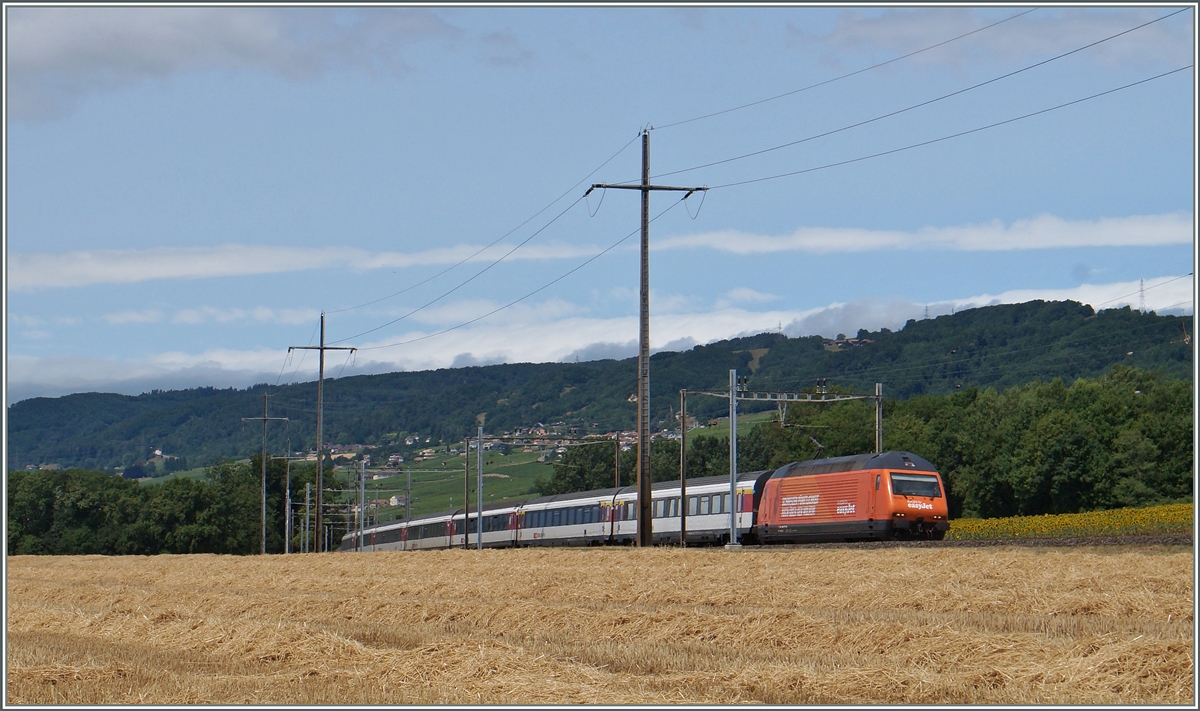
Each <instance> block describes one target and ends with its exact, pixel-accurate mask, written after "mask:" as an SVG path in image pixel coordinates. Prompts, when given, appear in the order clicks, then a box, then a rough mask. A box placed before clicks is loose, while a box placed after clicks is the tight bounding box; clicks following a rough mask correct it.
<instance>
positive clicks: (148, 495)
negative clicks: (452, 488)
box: [7, 455, 344, 555]
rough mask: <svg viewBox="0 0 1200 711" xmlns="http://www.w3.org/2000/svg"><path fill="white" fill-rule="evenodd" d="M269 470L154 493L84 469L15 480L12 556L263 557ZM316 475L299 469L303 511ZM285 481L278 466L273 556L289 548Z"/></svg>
mask: <svg viewBox="0 0 1200 711" xmlns="http://www.w3.org/2000/svg"><path fill="white" fill-rule="evenodd" d="M261 467H262V459H261V457H260V456H257V455H256V456H255V457H254V458H253V459H252V460H251V462H250V463H249V464H245V463H240V464H239V463H234V462H231V461H223V462H219V463H217V464H215V465H213V466H211V467H209V468H208V469H207V470H206V472H205V476H204V477H203V478H200V479H190V478H183V477H180V478H175V479H168V480H166V481H163V482H161V483H154V484H146V485H143V484H139V483H138V482H136V481H132V480H129V479H125V478H123V477H119V476H113V475H111V474H107V473H105V472H96V471H88V470H84V469H65V470H55V471H23V470H18V471H12V472H9V473H8V502H7V504H8V554H9V555H26V554H32V555H38V554H51V555H55V554H57V555H93V554H97V555H154V554H158V553H230V554H249V553H258V552H259V550H260V546H261V538H262V524H261V522H262V513H261V512H262V469H261ZM327 471H328V468H327ZM315 472H316V467H315V466H314V465H313V464H308V465H304V464H300V465H296V464H293V465H292V467H291V472H290V479H291V491H292V500H293V502H296V500H297V498H299V503H300V504H303V502H304V485H305V484H311V483H312V482H313V480H314V474H315ZM327 476H328V475H327ZM287 480H288V467H287V463H286V462H285V461H282V460H279V459H270V460H269V461H268V467H267V551H268V552H269V553H281V552H283V549H284V545H283V539H284V525H283V520H284V519H283V517H284V509H285V507H286V503H285V502H286V493H285V491H286V487H287ZM297 492H299V495H298V496H297ZM343 532H344V531H343ZM338 538H340V533H339V534H338ZM299 545H300V533H299V530H296V531H295V535H293V537H292V549H293V550H299Z"/></svg>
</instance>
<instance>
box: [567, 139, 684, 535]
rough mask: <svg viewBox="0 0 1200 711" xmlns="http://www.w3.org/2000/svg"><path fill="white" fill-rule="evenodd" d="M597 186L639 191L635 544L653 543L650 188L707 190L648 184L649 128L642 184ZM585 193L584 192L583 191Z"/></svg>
mask: <svg viewBox="0 0 1200 711" xmlns="http://www.w3.org/2000/svg"><path fill="white" fill-rule="evenodd" d="M596 188H603V189H608V188H613V189H615V190H640V191H641V192H642V277H641V287H642V289H641V330H640V334H639V338H638V345H639V347H638V394H637V399H638V402H637V406H638V418H637V421H638V464H637V480H638V516H637V520H638V545H639V546H650V545H653V544H654V532H653V530H652V529H651V526H652V525H653V524H652V523H651V522H652V520H653V517H652V509H651V502H650V192H651V191H652V190H673V191H684V192H686V193H687V195H684V196H683V197H684V199H685V200H686V199H687V197H688V195H691V194H692V193H694V192H697V191H703V190H708V188H705V187H696V188H680V187H674V186H669V185H651V184H650V131H649V130H648V129H647V130H644V131H642V183H641V185H615V184H602V183H596V184H594V185H592V187H590V188H588V191H587V192H588V193H590V192H592V191H593V190H595V189H596ZM584 195H587V193H584Z"/></svg>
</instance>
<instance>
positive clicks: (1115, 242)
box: [657, 212, 1195, 254]
mask: <svg viewBox="0 0 1200 711" xmlns="http://www.w3.org/2000/svg"><path fill="white" fill-rule="evenodd" d="M1194 234H1195V230H1194V227H1193V224H1192V215H1191V214H1190V213H1185V212H1173V213H1167V214H1164V215H1136V216H1133V217H1112V218H1101V219H1098V220H1064V219H1062V218H1061V217H1055V216H1053V215H1041V216H1038V217H1034V218H1032V219H1025V220H1017V221H1015V222H1013V223H1012V224H1011V225H1005V224H1004V223H1003V222H1001V221H999V220H993V221H991V222H988V223H984V224H979V225H965V226H959V227H925V228H922V229H920V230H917V231H915V232H902V231H898V230H865V229H856V228H822V227H806V228H801V229H798V230H796V231H795V232H793V233H791V234H790V235H778V236H775V235H756V234H750V233H746V232H739V231H736V230H725V231H721V232H707V233H700V234H695V235H679V236H673V237H665V238H662V239H660V240H658V242H657V249H662V250H667V249H694V248H696V247H707V248H709V249H714V250H718V251H723V252H732V253H734V254H767V253H772V252H813V253H828V252H867V251H876V250H898V249H943V250H961V251H1011V250H1019V249H1050V248H1062V247H1151V246H1158V245H1165V244H1190V243H1191V241H1192V238H1193V235H1194Z"/></svg>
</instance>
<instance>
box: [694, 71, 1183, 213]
mask: <svg viewBox="0 0 1200 711" xmlns="http://www.w3.org/2000/svg"><path fill="white" fill-rule="evenodd" d="M1191 68H1192V65H1191V64H1189V65H1187V66H1185V67H1179V68H1178V69H1172V70H1170V71H1167V72H1163V73H1162V74H1157V75H1155V76H1152V77H1150V78H1148V79H1142V80H1139V81H1135V82H1133V83H1131V84H1126V85H1124V86H1119V87H1117V88H1115V89H1109V90H1107V91H1102V92H1100V93H1098V94H1092V95H1091V96H1085V97H1083V98H1082V99H1075V100H1074V101H1068V102H1066V103H1064V104H1059V105H1058V106H1051V107H1050V108H1048V109H1042V110H1040V111H1034V112H1033V113H1028V114H1024V115H1023V116H1017V117H1015V118H1010V119H1005V120H1004V121H997V122H996V123H993V124H988V125H986V126H980V127H978V128H972V129H970V130H967V131H960V132H958V133H952V134H950V135H948V136H942V137H941V138H934V139H931V140H928V141H921V142H920V143H913V144H911V145H907V146H903V147H901V148H893V149H891V150H887V151H882V152H880V153H872V154H871V155H866V156H860V157H858V158H850V159H848V160H843V161H838V162H836V163H826V164H825V165H819V166H816V167H813V168H805V169H804V170H794V171H791V172H788V173H780V174H778V175H768V176H766V177H762V178H752V179H750V180H739V181H736V182H732V183H725V184H722V185H714V186H712V187H711V188H709V189H710V190H719V189H721V188H732V187H735V186H739V185H750V184H752V183H761V182H764V181H767V180H777V179H779V178H788V177H792V176H794V175H802V174H804V173H812V172H815V171H818V170H825V169H827V168H836V167H838V166H842V165H848V164H850V163H859V162H861V161H864V160H870V159H872V158H880V157H882V156H886V155H891V154H893V153H901V152H903V151H908V150H912V149H913V148H921V147H923V146H928V145H932V144H934V143H941V142H942V141H948V140H950V139H952V138H961V137H962V136H967V135H970V134H972V133H979V132H980V131H986V130H988V129H990V128H996V127H998V126H1003V125H1005V124H1010V123H1015V122H1017V121H1022V120H1024V119H1027V118H1032V117H1034V116H1039V115H1041V114H1045V113H1049V112H1051V111H1057V110H1058V109H1063V108H1066V107H1068V106H1073V105H1075V104H1081V103H1083V102H1085V101H1091V100H1092V99H1097V98H1100V97H1101V96H1107V95H1108V94H1114V93H1116V92H1118V91H1123V90H1125V89H1129V88H1131V87H1135V86H1138V85H1139V84H1145V83H1147V82H1151V81H1154V80H1156V79H1162V78H1163V77H1165V76H1169V75H1171V74H1177V73H1179V72H1182V71H1186V70H1188V69H1191Z"/></svg>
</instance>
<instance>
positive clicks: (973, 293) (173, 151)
mask: <svg viewBox="0 0 1200 711" xmlns="http://www.w3.org/2000/svg"><path fill="white" fill-rule="evenodd" d="M1031 9H1032V8H1030V7H1013V6H1006V7H988V6H973V7H958V8H936V7H935V8H904V7H889V8H871V7H855V6H849V5H847V6H842V7H825V8H817V7H805V6H788V7H783V6H781V7H757V8H713V7H680V8H651V7H646V8H638V7H625V8H599V7H596V8H588V7H558V8H487V9H480V8H465V7H440V8H412V7H384V6H375V7H364V8H357V9H340V8H322V7H291V8H282V7H257V8H248V7H234V6H226V7H188V6H176V7H161V8H148V7H133V8H128V7H126V8H120V7H60V8H54V7H39V6H30V7H14V6H12V5H8V6H6V8H5V23H6V25H5V31H6V57H5V78H6V82H5V84H6V96H5V102H6V103H5V109H6V111H5V131H6V134H5V141H6V150H5V156H6V158H5V161H6V166H5V167H6V175H5V179H6V180H5V195H6V202H5V233H4V236H5V249H6V273H5V278H6V280H7V281H6V288H5V292H6V313H5V327H6V328H5V333H6V343H5V365H6V387H7V391H6V400H7V402H9V403H11V402H15V401H18V400H21V399H24V398H28V397H34V396H57V395H62V394H67V393H71V392H80V391H93V390H101V391H115V392H127V393H139V392H144V391H146V390H149V389H152V388H180V387H191V386H197V385H215V386H220V387H228V386H238V387H244V386H247V385H250V384H253V383H257V382H269V383H275V382H288V381H291V380H308V379H312V378H314V377H315V365H316V363H315V361H316V359H315V358H313V357H312V356H311V355H306V356H304V357H302V356H301V355H300V354H296V355H294V356H292V357H290V358H289V356H288V353H287V349H288V346H291V345H306V344H310V343H315V342H316V337H315V331H316V326H317V322H318V317H319V314H320V312H321V311H323V310H324V311H326V312H328V316H327V340H328V341H329V342H339V343H340V344H341V345H354V346H357V347H360V348H361V350H359V351H358V352H357V353H355V354H354V355H353V357H352V358H347V357H346V356H345V355H344V354H330V356H329V361H328V364H327V375H332V376H338V375H347V374H352V373H365V372H386V371H392V370H398V369H406V370H415V369H425V368H436V367H446V366H460V365H471V364H484V363H500V362H521V361H573V360H575V359H576V358H579V359H588V358H596V357H628V356H631V355H634V354H635V353H636V339H637V304H638V299H637V294H638V260H637V237H636V234H635V233H636V231H637V229H638V224H639V204H638V196H637V193H636V192H633V191H623V190H609V191H607V192H605V191H596V192H593V193H592V194H591V195H589V196H588V197H587V198H586V200H580V199H579V198H580V197H581V196H582V195H583V194H584V191H585V189H586V188H587V186H588V185H590V184H592V183H600V182H602V183H616V182H623V181H633V180H637V179H638V178H639V177H640V146H639V140H640V139H639V134H640V132H641V131H642V130H643V129H645V128H651V129H652V130H651V131H650V141H651V174H652V175H653V176H656V177H655V178H654V182H655V183H656V184H669V185H678V186H708V187H710V188H711V189H710V190H709V191H708V192H707V194H704V195H701V194H699V193H698V194H696V195H693V196H691V197H690V198H689V199H688V200H687V201H686V202H685V203H684V202H680V201H679V198H680V196H681V195H680V194H678V193H674V194H673V193H666V192H663V193H655V194H654V195H653V197H652V205H651V211H652V214H653V215H658V214H659V213H662V215H661V217H657V218H656V219H655V221H654V223H653V225H652V226H651V244H652V254H651V266H650V270H651V284H652V305H651V312H652V317H651V318H652V320H651V341H652V345H653V347H654V348H655V349H663V348H666V349H680V348H686V347H689V346H690V345H692V344H695V343H705V342H710V341H713V340H717V339H721V338H728V337H731V336H736V335H739V334H752V333H758V332H761V331H775V330H782V331H783V332H784V333H787V334H789V335H807V334H813V333H819V334H822V335H827V336H834V335H837V333H839V332H843V333H853V332H855V331H857V329H859V328H868V329H872V330H874V329H878V328H880V327H884V326H886V327H890V328H899V327H901V326H902V325H903V324H904V322H905V321H906V320H907V319H909V318H921V317H922V316H923V314H924V313H925V309H926V307H928V309H929V313H930V315H934V314H939V313H947V312H949V311H951V310H952V309H962V308H968V307H970V306H972V305H984V304H988V303H1010V302H1018V301H1025V300H1029V299H1035V298H1048V299H1063V298H1071V299H1077V300H1081V301H1085V302H1087V303H1091V304H1093V305H1095V306H1097V307H1100V308H1108V307H1113V306H1119V305H1123V304H1132V305H1133V306H1134V307H1135V308H1136V307H1137V306H1138V304H1139V300H1140V294H1139V290H1140V286H1141V283H1142V280H1144V281H1145V286H1146V291H1145V299H1146V305H1147V307H1148V308H1151V309H1156V310H1158V311H1159V312H1163V313H1165V312H1172V313H1188V314H1190V313H1192V304H1193V291H1194V286H1193V281H1192V278H1191V277H1184V275H1187V274H1188V273H1189V272H1192V271H1193V265H1194V262H1195V250H1194V238H1195V234H1196V231H1195V222H1194V214H1195V203H1194V198H1195V171H1196V146H1195V142H1194V135H1195V128H1196V120H1195V74H1194V71H1193V70H1192V69H1190V68H1187V67H1189V65H1192V64H1193V62H1194V59H1195V55H1196V48H1195V40H1194V28H1195V24H1196V18H1195V11H1194V8H1193V7H1191V6H1162V7H1148V6H1138V7H1134V8H1111V7H1103V8H1101V7H1097V8H1088V7H1068V8H1038V9H1034V10H1033V11H1032V12H1027V11H1028V10H1031ZM1181 9H1182V10H1183V11H1182V12H1179V13H1178V14H1175V15H1173V16H1170V17H1167V16H1168V15H1170V14H1171V13H1174V12H1176V11H1178V10H1181ZM1164 17H1165V18H1166V19H1162V20H1160V21H1158V22H1153V23H1152V24H1148V25H1146V26H1144V27H1140V28H1139V29H1133V28H1136V27H1138V26H1139V25H1145V23H1150V22H1151V21H1152V20H1156V19H1157V18H1164ZM1002 20H1007V21H1004V22H1001V21H1002ZM996 23H999V24H996ZM989 25H991V26H990V27H989ZM977 30H978V31H977ZM1130 30H1132V31H1130ZM968 33H971V34H968ZM1121 33H1124V34H1121ZM964 35H965V36H964ZM1117 35H1119V36H1117ZM1093 43H1096V44H1094V45H1093ZM1087 45H1093V46H1091V47H1087ZM1085 47H1086V48H1085ZM921 50H923V51H921ZM1075 50H1078V51H1075ZM1066 53H1070V54H1067V56H1064V57H1061V58H1057V59H1055V57H1058V56H1059V55H1063V54H1066ZM905 55H910V56H905ZM892 60H894V61H892ZM1047 60H1051V61H1047ZM1041 62H1045V63H1044V64H1041V65H1040V66H1033V65H1037V64H1038V63H1041ZM875 65H881V66H875ZM871 67H874V68H871ZM1180 69H1183V70H1182V71H1174V70H1180ZM860 70H865V71H860ZM1018 70H1024V71H1018ZM1173 71H1174V73H1169V74H1168V72H1173ZM1014 72H1016V73H1015V74H1012V73H1014ZM1008 74H1012V75H1011V76H1007V77H1005V78H1000V77H1004V75H1008ZM1152 77H1157V78H1153V79H1152ZM989 80H995V81H990V83H986V84H984V82H989ZM1144 80H1149V81H1144ZM1136 82H1143V83H1140V84H1136V85H1134V86H1129V85H1132V84H1135V83H1136ZM979 84H983V85H982V86H978V87H977V88H970V87H975V86H976V85H979ZM814 85H815V86H814ZM807 87H811V88H807ZM1122 87H1127V88H1122ZM802 89H803V90H802ZM968 89H969V90H968ZM1116 89H1119V90H1118V91H1112V90H1116ZM798 90H802V91H798ZM963 90H966V91H963ZM1110 91H1111V93H1108V94H1104V95H1102V96H1096V95H1099V94H1102V93H1103V92H1110ZM955 92H961V93H957V94H956V93H955ZM947 95H950V96H947ZM1093 96H1096V98H1090V99H1089V98H1088V97H1093ZM942 97H947V98H942ZM764 99H771V100H769V101H763V100H764ZM1081 99H1088V100H1085V101H1079V103H1075V104H1072V105H1069V106H1065V107H1063V108H1058V109H1055V110H1051V111H1045V113H1040V114H1037V115H1034V116H1029V117H1028V118H1023V119H1020V120H1015V121H1011V122H1009V123H1005V124H1003V125H998V126H995V127H992V128H987V129H984V130H978V131H975V129H981V128H983V127H986V126H989V125H992V124H997V123H1000V122H1004V121H1008V120H1010V119H1018V118H1019V117H1022V116H1026V115H1029V114H1034V113H1036V112H1040V111H1044V110H1046V109H1052V108H1054V107H1058V106H1061V105H1063V104H1068V103H1069V102H1075V101H1078V100H1081ZM925 102H930V103H925ZM919 104H925V105H923V106H918V105H919ZM747 105H749V106H747ZM738 107H743V108H738ZM910 107H911V108H910ZM730 109H736V110H730ZM905 109H907V110H905ZM902 110H903V111H902ZM718 112H719V113H718ZM896 112H899V113H896ZM710 114H716V115H711V116H710ZM889 114H895V115H891V116H888V115H889ZM885 116H886V117H885ZM699 117H706V118H699ZM696 118H699V120H689V119H696ZM872 119H878V120H872ZM864 122H865V123H864ZM857 124H861V125H857ZM841 129H844V130H841ZM968 131H974V132H971V133H967V134H966V135H962V136H959V137H956V138H948V139H947V140H941V141H936V142H933V143H928V144H927V145H923V146H917V147H914V148H911V149H907V150H899V151H897V149H902V148H906V147H908V146H914V145H916V144H922V143H926V142H929V141H935V140H936V139H941V138H945V137H949V136H952V135H954V134H959V133H964V132H968ZM826 134H827V135H826ZM806 139H807V140H806ZM786 144H793V145H786ZM785 145H786V147H780V146H785ZM766 149H774V150H766ZM760 151H765V152H761V153H759V152H760ZM750 153H757V155H753V156H749V157H745V158H738V157H739V156H744V155H746V154H750ZM875 154H884V155H880V156H878V157H874V158H869V157H868V156H873V155H875ZM731 158H738V159H737V160H729V159H731ZM858 159H863V160H858ZM713 163H715V165H709V164H713ZM835 164H838V165H835ZM705 165H707V167H702V168H697V169H693V168H696V167H697V166H705ZM826 166H831V167H826ZM789 173H796V174H795V175H790V176H787V177H773V176H780V175H784V174H789ZM765 178H769V179H765ZM747 181H754V182H747ZM735 183H741V184H737V185H734V184H735ZM627 235H633V236H632V237H630V238H629V239H626V240H625V241H624V242H620V240H621V239H622V238H623V237H626V236H627ZM618 242H620V243H619V244H617V243H618ZM614 244H616V246H615V247H613V245H614ZM488 245H492V246H490V247H488ZM610 247H611V249H610V250H609V251H607V252H603V251H604V250H606V249H609V248H610ZM485 248H486V249H485ZM514 248H515V250H514ZM481 250H482V251H481ZM602 252H603V254H601V253H602ZM505 255H508V256H505ZM597 255H600V256H597ZM501 257H504V259H502V260H501V259H500V258H501ZM497 260H500V261H497ZM587 260H592V261H590V262H588V261H587ZM585 262H587V263H586V264H585ZM581 265H583V266H581ZM572 270H576V271H574V272H572ZM569 272H570V273H569ZM564 275H566V276H564ZM1179 277H1184V278H1179ZM555 280H557V281H555ZM543 287H544V288H543ZM522 297H525V298H523V299H522ZM514 301H515V302H517V303H515V304H514V305H512V306H508V307H507V308H501V307H504V306H506V305H508V304H510V303H512V302H514ZM498 309H499V310H498ZM493 312H494V313H493ZM488 314H490V315H488ZM484 316H486V317H484ZM480 317H484V318H480ZM477 319H478V320H477ZM385 324H386V325H385ZM462 324H466V325H462ZM456 326H461V327H459V328H454V327H456ZM446 329H453V330H449V331H447V332H444V333H442V332H443V331H446ZM435 334H437V335H435ZM418 339H419V340H418Z"/></svg>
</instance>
